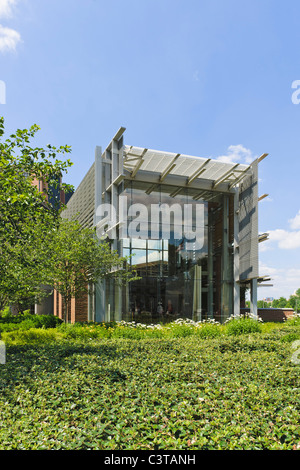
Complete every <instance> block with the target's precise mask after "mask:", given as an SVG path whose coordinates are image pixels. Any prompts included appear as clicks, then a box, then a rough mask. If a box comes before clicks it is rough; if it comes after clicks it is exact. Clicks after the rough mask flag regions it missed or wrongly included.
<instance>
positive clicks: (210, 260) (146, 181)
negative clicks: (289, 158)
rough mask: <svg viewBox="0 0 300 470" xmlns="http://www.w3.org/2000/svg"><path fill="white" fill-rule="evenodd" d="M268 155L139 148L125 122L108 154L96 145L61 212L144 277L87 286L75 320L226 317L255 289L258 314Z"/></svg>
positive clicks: (253, 307)
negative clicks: (242, 159)
mask: <svg viewBox="0 0 300 470" xmlns="http://www.w3.org/2000/svg"><path fill="white" fill-rule="evenodd" d="M266 155H267V154H263V155H262V156H261V157H260V158H258V159H256V160H255V161H253V162H252V163H251V164H250V165H245V164H238V163H223V162H221V161H218V160H213V159H210V158H201V157H193V156H189V155H182V154H173V153H168V152H163V151H157V150H150V149H146V148H139V147H135V146H131V145H127V144H126V143H125V128H120V129H119V131H118V132H117V133H116V135H115V136H114V138H113V139H112V140H111V142H110V143H109V145H108V146H107V147H106V148H105V150H104V151H102V148H101V147H96V151H95V160H94V162H93V164H92V165H91V167H90V169H89V171H88V172H87V174H86V175H85V177H84V178H83V180H82V181H81V183H80V185H79V186H78V188H77V190H76V191H75V193H74V194H73V196H72V197H71V199H70V201H69V202H68V204H67V209H66V210H65V211H64V213H63V217H66V218H74V217H75V218H77V219H78V220H79V222H80V223H81V224H82V225H83V226H87V227H96V229H97V235H98V237H99V239H101V238H102V237H107V238H109V239H110V242H111V246H112V249H114V250H118V253H119V254H120V255H121V256H128V257H129V258H128V263H130V264H132V265H133V266H135V269H136V271H137V274H138V276H139V277H140V279H139V280H136V281H132V282H130V283H128V284H127V285H126V286H123V287H120V286H119V285H117V284H115V283H114V281H112V280H109V281H108V280H107V281H102V282H99V283H97V284H96V285H95V286H89V294H88V295H87V298H86V299H80V302H79V301H76V300H75V299H74V303H73V315H72V321H78V320H77V319H79V318H80V321H82V319H85V320H87V321H97V322H100V321H112V320H115V321H119V320H122V319H123V320H127V321H132V320H134V321H140V322H158V321H169V320H172V319H176V318H178V317H180V318H191V319H194V320H196V321H199V320H203V319H215V320H217V321H221V322H224V321H225V320H226V319H227V318H228V317H229V316H231V315H233V314H234V315H239V314H240V311H241V306H243V299H244V294H245V291H246V290H247V289H249V291H250V299H251V312H252V313H253V314H254V315H257V285H258V283H260V282H262V281H263V280H264V278H263V277H261V276H259V272H258V245H259V241H260V240H264V238H265V237H264V236H261V237H260V236H259V233H258V205H259V196H258V166H259V163H260V161H262V160H263V159H264V158H265V157H266ZM76 302H77V303H78V305H79V304H80V307H79V308H76ZM241 302H242V304H241ZM55 305H56V303H55ZM55 314H57V315H59V316H60V315H61V312H60V310H59V300H57V305H56V307H55ZM70 320H71V319H70Z"/></svg>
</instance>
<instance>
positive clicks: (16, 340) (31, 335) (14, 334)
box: [1, 328, 62, 346]
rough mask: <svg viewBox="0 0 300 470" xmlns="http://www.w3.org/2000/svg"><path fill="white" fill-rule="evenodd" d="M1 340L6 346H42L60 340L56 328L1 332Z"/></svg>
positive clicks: (60, 337)
mask: <svg viewBox="0 0 300 470" xmlns="http://www.w3.org/2000/svg"><path fill="white" fill-rule="evenodd" d="M1 339H2V340H3V341H4V342H5V343H6V345H7V346H16V345H28V344H44V343H49V342H54V341H58V340H59V339H62V336H61V335H59V333H58V331H57V329H56V328H48V329H42V328H30V329H28V330H21V329H18V330H14V331H10V332H3V333H2V334H1Z"/></svg>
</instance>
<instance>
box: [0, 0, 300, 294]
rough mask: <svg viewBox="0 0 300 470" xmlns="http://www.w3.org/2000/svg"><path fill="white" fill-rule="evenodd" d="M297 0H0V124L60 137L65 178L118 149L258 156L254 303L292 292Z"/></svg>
mask: <svg viewBox="0 0 300 470" xmlns="http://www.w3.org/2000/svg"><path fill="white" fill-rule="evenodd" d="M298 14H299V1H298V0H287V1H286V2H285V3H283V2H282V1H280V0H251V1H250V0H243V1H242V2H241V1H240V0H189V1H188V2H184V1H182V0H172V1H171V0H110V1H109V2H105V1H103V0H84V1H83V0H60V1H58V0H43V1H40V0H0V115H3V116H4V118H5V125H6V131H7V133H8V134H9V133H12V132H14V131H15V130H16V128H28V127H29V126H31V125H32V124H34V123H36V124H38V125H39V126H40V127H41V131H40V132H39V134H38V136H37V139H36V145H41V146H45V145H46V144H47V143H51V144H53V145H65V144H68V145H71V146H72V154H71V160H72V161H73V162H74V165H73V167H72V168H71V169H70V170H69V173H68V174H67V175H66V177H65V181H66V182H68V183H71V184H74V186H75V187H76V186H77V185H78V184H79V183H80V181H81V179H82V178H83V176H84V175H85V173H86V172H87V171H88V169H89V168H90V166H91V164H92V163H93V160H94V151H95V147H96V145H100V146H102V147H103V148H105V146H106V145H107V144H108V143H109V141H110V140H111V138H112V137H113V135H114V134H115V133H116V131H117V130H118V129H119V127H121V126H124V127H126V132H125V142H126V144H129V145H136V146H140V147H147V148H152V149H158V150H164V151H167V152H176V153H184V154H189V155H193V156H199V157H210V158H217V159H220V160H222V161H234V162H240V163H249V162H251V161H253V160H254V159H255V158H256V157H258V156H260V155H262V154H263V153H268V154H269V156H268V157H267V158H266V159H265V160H263V161H262V162H261V163H260V165H259V178H260V179H259V194H260V195H262V194H264V193H267V194H269V196H268V197H266V198H265V199H263V200H262V201H261V202H260V203H259V231H260V233H264V232H268V233H270V240H269V241H267V242H264V243H262V244H261V245H260V275H269V276H270V277H271V278H272V281H271V282H270V283H272V284H273V285H274V287H268V288H267V287H260V288H259V290H258V297H259V299H263V298H264V297H274V298H279V297H280V296H284V297H287V298H288V297H289V296H290V295H291V294H293V292H294V291H295V290H296V289H298V288H300V196H299V175H300V142H299V137H298V136H299V126H300V103H299V101H300V100H299V98H300V82H299V83H297V81H299V80H300V63H299V59H298V56H299V51H298V45H299V44H300V31H299V24H298Z"/></svg>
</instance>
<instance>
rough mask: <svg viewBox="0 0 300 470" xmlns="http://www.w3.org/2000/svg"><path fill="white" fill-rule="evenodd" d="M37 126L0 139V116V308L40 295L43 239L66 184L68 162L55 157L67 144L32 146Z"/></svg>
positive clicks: (1, 124)
mask: <svg viewBox="0 0 300 470" xmlns="http://www.w3.org/2000/svg"><path fill="white" fill-rule="evenodd" d="M38 130H39V127H38V126H37V125H33V126H32V127H31V128H30V129H29V130H27V129H24V130H21V129H18V130H17V131H16V133H15V134H12V135H10V136H9V138H7V139H5V140H4V119H3V118H1V117H0V310H2V309H3V307H4V306H5V305H6V304H7V303H8V302H18V301H21V302H23V301H24V299H30V298H32V297H36V296H42V295H43V294H42V290H41V289H40V285H41V284H43V283H45V282H44V281H45V279H46V277H47V275H48V271H47V269H46V268H47V266H46V264H47V263H46V261H47V259H48V255H47V245H46V244H45V240H46V239H47V237H48V235H49V232H51V230H53V229H54V228H55V227H56V226H57V224H58V219H59V214H60V211H61V210H62V208H59V207H58V204H57V198H56V194H57V190H59V189H64V190H65V191H70V190H71V187H70V186H69V185H65V184H62V183H61V178H62V175H63V173H64V172H66V171H67V168H68V167H69V166H70V165H71V164H72V163H71V162H70V160H66V161H61V160H59V159H58V158H57V155H58V154H65V153H69V152H70V151H71V148H70V147H69V146H67V145H66V146H61V147H59V148H56V147H53V146H51V145H50V144H49V145H47V146H46V147H47V148H46V149H44V148H40V147H32V146H31V139H33V138H34V137H35V134H36V133H37V131H38ZM35 179H38V180H41V181H43V182H46V183H47V185H45V190H44V191H42V192H41V191H39V189H38V187H37V186H36V185H35V184H34V180H35ZM50 199H51V200H52V201H53V204H50V203H49V200H50Z"/></svg>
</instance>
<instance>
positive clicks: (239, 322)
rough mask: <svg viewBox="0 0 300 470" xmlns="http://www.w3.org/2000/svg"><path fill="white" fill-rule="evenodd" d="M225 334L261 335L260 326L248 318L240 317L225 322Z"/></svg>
mask: <svg viewBox="0 0 300 470" xmlns="http://www.w3.org/2000/svg"><path fill="white" fill-rule="evenodd" d="M225 332H226V334H228V335H234V336H237V335H243V334H249V333H261V332H262V326H261V324H260V323H259V322H258V321H257V320H255V319H253V318H251V317H248V316H240V317H239V318H235V317H233V318H230V319H229V320H228V321H227V322H226V328H225Z"/></svg>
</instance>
